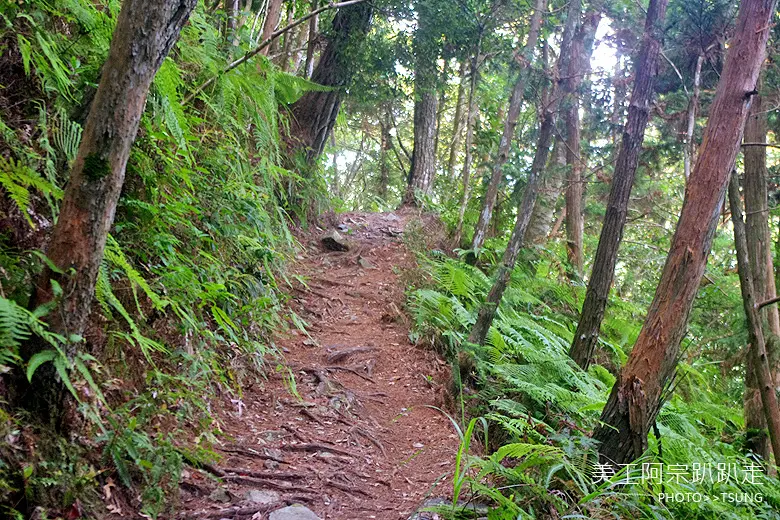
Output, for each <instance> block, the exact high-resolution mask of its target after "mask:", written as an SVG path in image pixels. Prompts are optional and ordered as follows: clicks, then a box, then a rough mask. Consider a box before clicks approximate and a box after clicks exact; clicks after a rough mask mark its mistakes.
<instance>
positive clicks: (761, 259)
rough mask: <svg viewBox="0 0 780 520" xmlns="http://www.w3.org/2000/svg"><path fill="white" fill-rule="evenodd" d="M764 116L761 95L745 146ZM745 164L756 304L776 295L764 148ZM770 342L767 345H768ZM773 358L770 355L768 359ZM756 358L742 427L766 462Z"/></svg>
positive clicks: (775, 331) (750, 149) (771, 319)
mask: <svg viewBox="0 0 780 520" xmlns="http://www.w3.org/2000/svg"><path fill="white" fill-rule="evenodd" d="M766 137H767V116H766V112H765V111H764V109H763V104H762V99H761V96H759V95H756V96H755V97H754V98H753V104H752V105H751V107H750V115H749V116H748V120H747V123H745V139H744V140H745V142H746V143H766V140H767V139H766ZM744 161H745V186H744V187H745V190H744V191H745V213H746V214H747V216H746V221H747V222H746V228H747V229H746V234H747V248H748V250H747V253H748V258H749V261H750V273H751V275H752V279H753V288H754V290H755V298H756V300H758V301H759V302H761V301H766V300H770V299H772V298H774V297H775V296H777V291H776V289H775V275H774V267H773V262H772V248H771V245H770V244H771V238H770V233H769V221H768V219H769V209H768V196H767V176H768V174H767V168H766V147H763V146H747V147H745V149H744ZM760 314H761V318H762V319H763V320H764V321H765V322H766V324H767V326H768V329H767V330H768V331H769V332H770V334H771V335H773V336H780V316H779V315H778V310H777V306H775V305H771V306H768V307H765V308H764V310H763V311H761V313H760ZM772 343H773V342H768V343H767V346H768V345H771V344H772ZM772 358H773V356H772V353H771V352H770V360H771V359H772ZM755 362H756V358H755V357H754V356H747V359H746V363H745V395H744V405H745V427H746V429H747V430H748V431H749V432H751V433H752V432H760V433H758V434H757V435H754V436H751V437H750V438H749V439H748V448H749V449H750V450H751V451H753V452H754V453H756V454H757V455H760V456H761V457H762V458H763V459H764V460H769V439H768V438H767V436H766V433H765V432H766V427H767V424H766V419H765V416H764V411H763V407H762V403H761V392H760V389H759V382H758V378H757V377H756V371H757V369H758V368H759V367H756V366H755Z"/></svg>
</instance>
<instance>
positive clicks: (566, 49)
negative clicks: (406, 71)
mask: <svg viewBox="0 0 780 520" xmlns="http://www.w3.org/2000/svg"><path fill="white" fill-rule="evenodd" d="M580 5H581V4H580V2H579V1H578V0H573V1H572V2H570V3H569V12H568V17H567V20H566V25H565V27H564V30H563V37H562V38H561V51H560V55H559V56H558V62H557V63H556V66H555V70H556V74H555V76H556V77H557V78H561V77H562V74H561V73H560V72H561V71H565V70H568V68H569V59H570V58H571V44H572V40H573V38H574V31H575V29H576V24H577V21H578V18H579V13H580ZM560 91H561V80H560V79H558V80H556V81H554V83H553V87H552V89H551V92H550V96H549V98H548V99H549V102H546V103H545V105H544V107H543V110H542V121H541V125H540V127H539V137H538V141H537V143H536V152H535V153H534V159H533V162H532V163H531V170H530V171H529V173H528V182H527V183H526V186H525V193H524V194H523V199H522V202H521V203H520V207H519V208H518V210H517V219H516V220H515V227H514V229H513V230H512V234H511V236H510V237H509V243H508V244H507V246H506V250H504V256H503V257H502V258H501V264H500V265H499V267H498V272H497V273H496V280H495V281H494V282H493V286H492V287H491V288H490V292H489V293H488V295H487V297H486V298H485V301H484V302H483V304H482V305H481V306H480V308H479V313H478V315H477V320H476V322H475V323H474V326H473V327H472V329H471V333H470V334H469V338H468V341H469V343H476V344H479V345H481V344H483V343H484V342H485V338H486V337H487V334H488V332H489V331H490V326H491V325H492V324H493V319H494V318H495V316H496V312H497V311H498V306H499V305H500V304H501V299H502V298H503V297H504V292H505V291H506V287H507V284H508V283H509V279H510V278H511V276H512V271H513V270H514V268H515V263H516V262H517V256H518V254H519V253H520V250H521V249H522V248H523V245H524V244H525V242H524V238H525V232H526V230H527V229H528V223H529V222H530V221H531V214H532V213H533V210H534V205H535V204H536V196H537V193H538V184H539V175H540V174H541V172H542V171H543V170H544V167H545V165H546V164H547V158H548V156H549V154H550V145H551V144H552V140H553V132H554V130H555V120H556V117H557V115H558V108H559V106H560V102H561V95H560Z"/></svg>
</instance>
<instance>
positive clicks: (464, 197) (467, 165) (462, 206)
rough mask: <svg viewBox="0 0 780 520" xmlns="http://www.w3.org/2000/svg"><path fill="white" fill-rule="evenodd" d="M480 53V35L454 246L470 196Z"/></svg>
mask: <svg viewBox="0 0 780 520" xmlns="http://www.w3.org/2000/svg"><path fill="white" fill-rule="evenodd" d="M480 52H482V36H481V35H480V38H479V41H478V42H477V48H476V49H475V51H474V56H473V58H472V60H471V72H470V78H471V81H470V82H469V83H470V84H469V95H468V104H467V105H468V106H467V116H466V145H465V151H466V157H465V158H464V159H463V172H462V174H461V184H462V185H463V191H462V193H461V196H460V203H459V204H458V224H457V225H456V227H455V236H454V238H453V242H454V243H456V244H460V239H461V238H462V236H463V219H464V218H465V216H466V208H467V207H468V205H469V197H470V196H471V163H472V161H473V157H474V150H472V148H473V145H474V126H475V125H476V124H477V111H478V108H479V107H478V106H477V84H478V82H479V61H480Z"/></svg>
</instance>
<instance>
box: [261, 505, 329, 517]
mask: <svg viewBox="0 0 780 520" xmlns="http://www.w3.org/2000/svg"><path fill="white" fill-rule="evenodd" d="M268 520H321V519H320V517H319V516H317V515H316V514H314V511H312V510H311V509H309V508H308V507H306V506H302V505H299V504H293V505H291V506H288V507H285V508H282V509H277V510H276V511H274V512H273V513H271V515H270V516H269V517H268Z"/></svg>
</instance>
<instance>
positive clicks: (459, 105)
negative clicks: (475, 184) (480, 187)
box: [447, 60, 469, 181]
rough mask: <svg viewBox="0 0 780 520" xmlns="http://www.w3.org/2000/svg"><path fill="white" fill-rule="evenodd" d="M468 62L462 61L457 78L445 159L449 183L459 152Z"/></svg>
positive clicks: (452, 176) (453, 176) (453, 177)
mask: <svg viewBox="0 0 780 520" xmlns="http://www.w3.org/2000/svg"><path fill="white" fill-rule="evenodd" d="M468 63H469V62H468V60H463V61H462V62H461V64H460V70H459V72H458V77H460V83H459V84H458V96H457V100H456V101H455V115H454V116H453V118H452V141H451V143H450V155H449V158H448V159H447V177H448V178H449V179H450V181H454V180H455V163H456V162H457V160H458V151H459V150H460V141H461V139H462V138H463V126H464V119H463V106H464V104H465V100H464V98H465V97H466V71H467V69H468Z"/></svg>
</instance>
